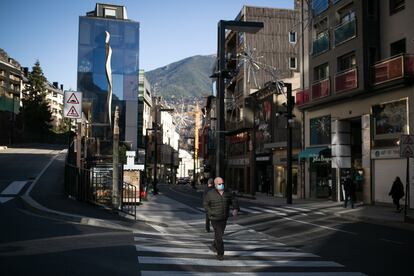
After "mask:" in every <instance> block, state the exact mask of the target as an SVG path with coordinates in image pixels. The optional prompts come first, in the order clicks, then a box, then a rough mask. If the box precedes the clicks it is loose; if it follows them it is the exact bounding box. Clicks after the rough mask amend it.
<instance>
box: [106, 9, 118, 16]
mask: <svg viewBox="0 0 414 276" xmlns="http://www.w3.org/2000/svg"><path fill="white" fill-rule="evenodd" d="M104 16H105V17H110V18H111V17H113V18H116V10H115V9H109V8H104Z"/></svg>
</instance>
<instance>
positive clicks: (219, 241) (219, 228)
mask: <svg viewBox="0 0 414 276" xmlns="http://www.w3.org/2000/svg"><path fill="white" fill-rule="evenodd" d="M226 224H227V220H225V219H223V220H212V221H211V225H213V228H214V242H213V246H214V247H215V248H216V249H217V255H221V256H223V255H224V244H223V235H224V230H225V229H226Z"/></svg>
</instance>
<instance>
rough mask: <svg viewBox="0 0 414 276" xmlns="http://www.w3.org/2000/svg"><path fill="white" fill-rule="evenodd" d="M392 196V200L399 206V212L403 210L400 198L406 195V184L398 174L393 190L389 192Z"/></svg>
mask: <svg viewBox="0 0 414 276" xmlns="http://www.w3.org/2000/svg"><path fill="white" fill-rule="evenodd" d="M388 195H390V196H391V197H392V201H393V202H394V204H395V207H396V208H397V212H401V210H402V207H401V206H400V199H401V198H402V197H403V196H404V185H403V184H402V182H401V179H400V178H399V177H398V176H397V177H396V178H395V180H394V183H393V184H392V187H391V191H390V192H389V194H388Z"/></svg>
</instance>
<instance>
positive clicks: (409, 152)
mask: <svg viewBox="0 0 414 276" xmlns="http://www.w3.org/2000/svg"><path fill="white" fill-rule="evenodd" d="M400 156H401V157H407V158H408V157H414V135H401V138H400Z"/></svg>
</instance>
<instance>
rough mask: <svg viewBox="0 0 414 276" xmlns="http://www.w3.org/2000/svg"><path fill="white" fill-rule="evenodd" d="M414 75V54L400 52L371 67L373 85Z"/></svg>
mask: <svg viewBox="0 0 414 276" xmlns="http://www.w3.org/2000/svg"><path fill="white" fill-rule="evenodd" d="M407 76H408V77H410V76H411V77H412V76H414V56H413V55H409V54H400V55H398V56H393V57H390V58H387V59H384V60H381V61H379V62H378V63H376V64H375V65H374V66H373V67H372V69H371V80H372V84H373V85H378V84H381V83H385V82H389V81H393V80H397V79H401V78H403V77H407Z"/></svg>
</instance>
